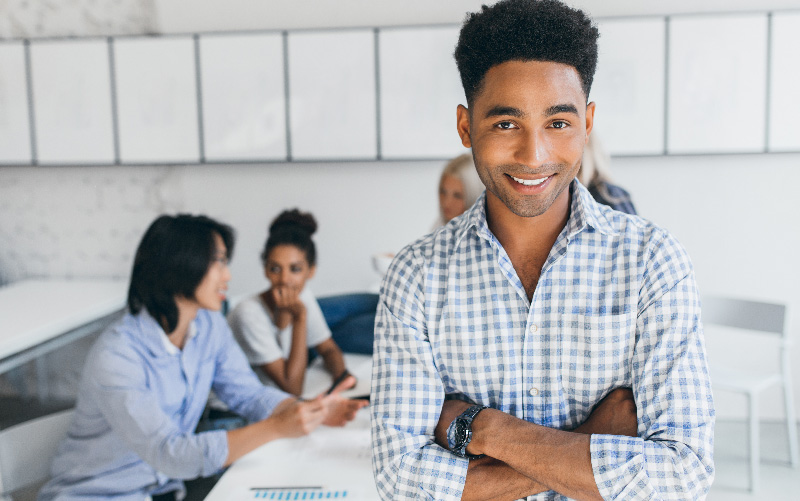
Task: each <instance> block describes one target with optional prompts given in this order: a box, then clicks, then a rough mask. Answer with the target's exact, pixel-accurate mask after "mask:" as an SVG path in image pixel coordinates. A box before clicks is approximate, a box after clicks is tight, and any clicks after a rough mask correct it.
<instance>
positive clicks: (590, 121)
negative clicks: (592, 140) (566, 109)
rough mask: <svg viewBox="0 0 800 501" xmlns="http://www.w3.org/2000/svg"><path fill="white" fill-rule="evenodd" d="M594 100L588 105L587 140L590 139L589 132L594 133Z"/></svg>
mask: <svg viewBox="0 0 800 501" xmlns="http://www.w3.org/2000/svg"><path fill="white" fill-rule="evenodd" d="M594 109H595V104H594V101H592V102H591V103H589V104H587V105H586V140H587V141H588V140H589V134H591V133H592V127H594Z"/></svg>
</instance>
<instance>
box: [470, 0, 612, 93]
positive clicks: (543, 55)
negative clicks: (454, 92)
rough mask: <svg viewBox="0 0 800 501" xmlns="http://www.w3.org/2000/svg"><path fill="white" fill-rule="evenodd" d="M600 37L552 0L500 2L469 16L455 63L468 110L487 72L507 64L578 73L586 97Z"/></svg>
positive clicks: (579, 15)
mask: <svg viewBox="0 0 800 501" xmlns="http://www.w3.org/2000/svg"><path fill="white" fill-rule="evenodd" d="M599 36H600V33H599V32H598V31H597V28H596V27H595V26H593V25H592V20H591V19H589V17H588V16H587V15H586V14H584V13H583V12H582V11H580V10H577V9H572V8H570V7H568V6H566V5H564V4H563V3H561V2H559V1H556V0H501V1H499V2H497V3H496V4H494V5H492V6H491V7H489V6H486V5H484V6H483V7H482V8H481V11H480V12H475V13H471V14H468V15H467V17H466V19H465V20H464V25H463V26H462V27H461V34H460V35H459V37H458V45H456V51H455V54H454V56H455V59H456V65H457V66H458V72H459V74H460V75H461V84H462V85H463V86H464V94H465V95H466V97H467V103H468V104H469V105H470V106H471V105H472V102H473V99H474V97H475V95H476V94H477V93H478V92H480V90H481V86H482V85H483V78H484V76H485V75H486V72H487V71H489V69H490V68H492V67H493V66H496V65H498V64H501V63H505V62H507V61H550V62H556V63H563V64H568V65H570V66H572V67H573V68H575V69H576V70H577V71H578V74H579V75H580V77H581V83H582V84H583V92H584V94H586V97H587V98H588V97H589V91H590V90H591V88H592V80H593V79H594V71H595V68H596V66H597V37H599Z"/></svg>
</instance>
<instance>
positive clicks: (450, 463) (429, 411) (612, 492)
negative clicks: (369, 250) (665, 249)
mask: <svg viewBox="0 0 800 501" xmlns="http://www.w3.org/2000/svg"><path fill="white" fill-rule="evenodd" d="M403 297H405V298H406V299H405V300H404V301H403V302H402V303H393V304H392V308H390V306H389V304H388V303H387V302H386V301H382V302H381V304H380V305H379V308H378V319H377V322H376V356H375V362H374V364H375V366H374V369H373V395H372V397H373V399H372V402H373V405H372V406H371V407H372V409H371V412H372V418H373V467H374V471H375V478H376V484H377V487H378V491H379V493H380V494H381V496H382V497H383V498H384V499H400V498H404V497H408V498H415V499H436V500H437V501H438V500H446V499H454V500H455V499H461V498H462V496H463V498H464V499H517V498H520V497H525V496H529V495H533V494H536V493H539V492H543V491H550V490H554V491H556V492H559V493H561V494H563V495H566V496H569V497H573V498H576V499H600V498H605V499H610V498H620V499H625V498H636V497H637V496H638V497H642V498H648V499H651V498H652V499H660V498H676V497H677V498H681V499H702V498H704V497H705V494H706V492H707V491H708V488H709V487H710V484H711V481H712V479H713V473H714V469H713V460H712V450H711V449H712V437H713V414H714V413H713V405H712V403H711V393H710V383H709V381H708V374H707V370H706V366H705V357H704V353H703V350H704V348H703V342H702V331H701V328H700V325H699V308H698V306H699V305H698V304H697V302H696V297H697V294H696V290H695V288H694V279H693V276H692V275H687V276H686V277H684V279H683V280H681V281H679V283H677V284H674V285H673V286H672V287H670V288H668V289H662V290H661V291H660V292H659V293H658V295H654V296H653V298H652V299H648V304H646V305H645V306H646V308H644V309H643V310H642V311H641V312H639V314H638V316H637V318H636V319H635V330H636V333H635V336H636V341H635V343H632V345H633V346H632V347H631V352H630V353H629V354H628V355H626V356H627V357H628V362H629V368H628V369H627V370H628V372H629V374H628V377H627V381H626V382H627V384H626V386H630V387H631V388H632V394H627V396H624V398H622V397H623V395H621V394H615V393H612V394H611V395H610V396H609V397H608V399H607V400H604V401H603V402H600V403H599V404H598V405H597V406H596V407H595V408H594V411H593V412H592V413H591V414H589V415H588V417H587V418H586V419H585V420H583V422H582V423H581V425H580V426H579V427H578V428H575V429H574V430H573V431H563V430H560V429H556V428H557V426H550V427H548V426H540V425H537V424H534V423H532V422H529V421H527V420H524V419H520V418H518V417H515V416H514V414H517V415H519V414H520V410H519V407H517V409H516V411H514V410H513V409H512V410H509V404H508V403H507V402H506V403H504V402H502V401H501V402H492V401H491V399H489V400H485V399H476V398H474V396H473V395H469V394H466V393H467V392H466V391H463V392H462V394H465V396H466V397H468V398H471V399H473V400H476V401H477V403H482V404H484V405H488V406H490V407H494V408H493V409H486V410H484V411H482V412H481V413H480V414H478V417H477V418H476V419H475V421H474V423H473V425H474V438H473V443H472V445H471V446H470V447H469V448H468V452H470V453H474V454H477V453H485V454H487V456H489V457H488V458H483V459H479V460H472V461H467V460H466V459H462V458H458V457H456V456H455V455H453V454H452V453H450V452H449V451H448V450H447V449H446V448H445V447H443V446H442V444H446V438H445V437H444V432H445V430H446V428H447V426H448V425H449V424H450V422H451V421H452V419H453V418H454V417H455V416H457V415H458V414H459V413H460V412H461V411H462V410H463V409H464V408H465V407H466V406H467V404H466V403H462V402H457V401H447V402H445V399H444V395H445V393H450V392H451V391H452V387H450V386H449V385H450V383H451V382H452V377H451V376H450V375H448V374H447V372H446V371H447V370H448V369H450V370H452V365H453V360H452V357H450V355H447V356H441V355H440V354H437V353H436V351H437V350H438V349H441V346H439V345H437V344H436V343H432V342H431V339H430V338H429V337H428V334H427V332H425V329H424V328H423V327H424V321H425V320H424V315H425V313H424V307H422V306H420V304H421V303H420V302H419V301H418V300H417V298H419V297H420V296H419V289H417V290H411V291H410V293H408V294H406V295H404V296H403ZM409 298H414V300H409ZM676 304H684V305H687V304H688V306H687V307H686V308H678V309H676V307H675V305H676ZM392 310H394V311H392ZM448 357H450V358H448ZM448 364H450V366H449V367H448ZM565 370H566V369H565ZM479 373H480V371H479ZM489 377H490V376H487V379H488V378H489ZM477 380H478V381H479V380H480V378H477ZM479 384H480V382H479ZM611 389H612V388H609V389H608V390H609V391H610V390H611ZM500 391H502V388H501V389H500ZM483 393H484V394H486V393H487V392H483ZM630 395H632V396H633V399H631V397H630ZM620 408H621V409H622V412H621V413H620V411H619V409H620ZM634 419H635V425H634V427H633V428H632V427H631V425H632V424H633V420H634ZM487 493H488V494H487ZM492 496H494V497H492Z"/></svg>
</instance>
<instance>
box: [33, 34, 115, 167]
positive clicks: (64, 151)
mask: <svg viewBox="0 0 800 501" xmlns="http://www.w3.org/2000/svg"><path fill="white" fill-rule="evenodd" d="M31 80H32V83H33V102H34V103H36V106H35V107H34V113H35V120H34V123H35V125H36V146H37V160H38V163H40V164H59V163H68V164H71V163H78V164H84V163H95V164H111V163H114V160H115V158H114V156H115V155H114V124H113V120H114V119H113V117H112V112H111V80H110V70H109V54H108V42H107V41H106V40H82V41H74V40H70V41H60V42H32V43H31Z"/></svg>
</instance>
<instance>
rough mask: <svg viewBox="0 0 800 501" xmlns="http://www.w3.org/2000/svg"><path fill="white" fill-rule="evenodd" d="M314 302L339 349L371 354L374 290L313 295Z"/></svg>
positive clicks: (375, 295)
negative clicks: (371, 292)
mask: <svg viewBox="0 0 800 501" xmlns="http://www.w3.org/2000/svg"><path fill="white" fill-rule="evenodd" d="M317 302H318V303H319V307H320V309H321V310H322V315H323V316H324V317H325V322H327V324H328V327H330V329H331V334H332V336H333V340H334V342H335V343H336V344H337V345H339V348H341V349H342V351H346V352H349V353H363V354H365V355H372V341H373V340H374V339H375V312H376V311H377V309H378V295H377V294H369V293H362V294H341V295H338V296H328V297H321V298H317Z"/></svg>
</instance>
